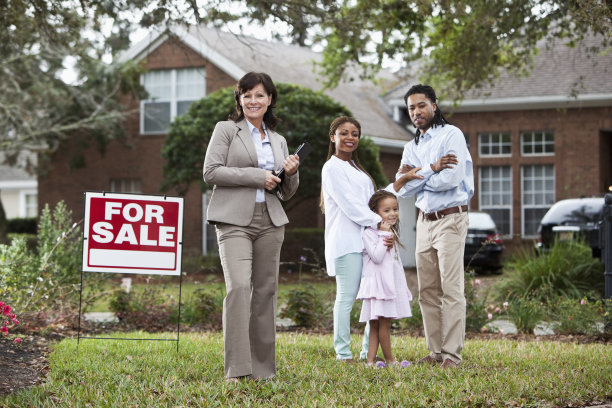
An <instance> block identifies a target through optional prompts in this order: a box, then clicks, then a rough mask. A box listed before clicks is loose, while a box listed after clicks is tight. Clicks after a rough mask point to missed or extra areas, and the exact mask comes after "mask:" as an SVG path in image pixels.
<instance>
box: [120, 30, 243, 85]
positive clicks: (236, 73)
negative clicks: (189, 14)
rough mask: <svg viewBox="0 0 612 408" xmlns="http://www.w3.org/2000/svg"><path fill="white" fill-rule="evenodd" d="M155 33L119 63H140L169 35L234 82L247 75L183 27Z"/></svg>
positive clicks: (122, 56)
mask: <svg viewBox="0 0 612 408" xmlns="http://www.w3.org/2000/svg"><path fill="white" fill-rule="evenodd" d="M154 33H155V31H151V35H150V36H149V37H145V38H144V39H143V40H141V41H139V42H138V43H136V44H135V45H134V46H133V47H131V48H130V49H128V50H127V51H125V52H124V53H122V54H121V55H120V56H119V57H118V58H117V61H119V62H121V63H123V62H127V61H131V60H133V61H139V60H142V59H144V58H146V57H147V56H148V55H149V54H150V53H151V52H153V51H154V50H155V49H157V47H159V46H160V45H161V44H162V43H163V42H164V41H166V40H167V39H168V38H170V34H169V33H173V34H175V35H176V36H177V37H179V39H180V40H181V41H182V42H184V43H185V44H187V45H188V46H189V47H191V48H192V49H193V50H194V51H195V52H197V53H199V54H200V55H201V56H202V57H204V58H206V59H207V60H208V61H210V62H211V63H212V64H214V65H216V66H217V67H219V68H220V69H221V70H222V71H224V72H225V73H226V74H228V75H229V76H230V77H232V78H233V79H234V80H236V81H237V80H239V79H240V78H242V77H243V76H244V74H246V73H247V71H245V70H243V69H242V68H240V67H239V66H238V65H236V64H234V63H233V62H232V61H230V60H229V59H228V58H226V57H225V56H224V55H222V54H220V53H219V52H217V51H216V50H214V49H213V48H211V47H210V46H208V45H207V44H206V42H205V41H200V40H199V39H198V38H196V37H195V36H193V35H191V34H189V33H188V32H187V30H186V29H184V28H182V27H174V28H172V29H167V30H164V31H163V32H160V33H159V34H157V37H155V34H154Z"/></svg>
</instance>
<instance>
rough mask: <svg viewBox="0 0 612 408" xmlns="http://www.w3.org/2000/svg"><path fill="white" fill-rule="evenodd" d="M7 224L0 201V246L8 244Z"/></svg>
mask: <svg viewBox="0 0 612 408" xmlns="http://www.w3.org/2000/svg"><path fill="white" fill-rule="evenodd" d="M8 243H9V239H8V223H7V221H6V213H5V212H4V206H3V205H2V200H0V244H8Z"/></svg>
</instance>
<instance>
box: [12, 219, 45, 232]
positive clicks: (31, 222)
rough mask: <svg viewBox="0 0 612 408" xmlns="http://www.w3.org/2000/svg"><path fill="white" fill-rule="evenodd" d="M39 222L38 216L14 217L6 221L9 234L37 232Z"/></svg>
mask: <svg viewBox="0 0 612 408" xmlns="http://www.w3.org/2000/svg"><path fill="white" fill-rule="evenodd" d="M37 223H38V220H37V219H36V218H12V219H10V220H7V221H6V224H7V225H6V226H7V231H8V233H9V234H10V233H14V234H36V229H37V228H36V227H37Z"/></svg>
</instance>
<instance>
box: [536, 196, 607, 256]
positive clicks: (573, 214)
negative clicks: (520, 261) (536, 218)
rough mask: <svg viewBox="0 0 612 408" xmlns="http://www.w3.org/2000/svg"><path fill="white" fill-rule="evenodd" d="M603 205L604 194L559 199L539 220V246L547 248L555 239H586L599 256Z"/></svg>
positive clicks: (543, 248)
mask: <svg viewBox="0 0 612 408" xmlns="http://www.w3.org/2000/svg"><path fill="white" fill-rule="evenodd" d="M603 207H604V198H603V197H591V198H570V199H567V200H561V201H557V202H556V203H555V204H553V206H552V207H550V209H549V210H548V212H547V213H546V214H545V215H544V217H542V221H540V226H539V227H538V238H537V243H536V250H537V251H538V252H541V251H547V250H548V249H549V248H550V247H551V246H552V245H553V243H554V242H555V240H561V241H563V240H574V241H576V240H584V242H585V243H587V244H588V245H589V246H590V247H591V251H592V252H593V256H594V257H597V258H600V257H601V246H600V242H599V229H600V227H601V220H602V216H603Z"/></svg>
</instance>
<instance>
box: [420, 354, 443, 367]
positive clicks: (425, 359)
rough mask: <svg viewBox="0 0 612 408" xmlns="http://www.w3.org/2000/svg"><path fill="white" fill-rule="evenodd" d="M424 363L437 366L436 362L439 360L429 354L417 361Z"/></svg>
mask: <svg viewBox="0 0 612 408" xmlns="http://www.w3.org/2000/svg"><path fill="white" fill-rule="evenodd" d="M423 363H427V364H429V365H432V366H435V365H436V364H438V361H437V360H436V359H435V358H433V357H432V356H431V355H428V356H425V357H423V358H422V359H420V360H419V361H417V364H423Z"/></svg>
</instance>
